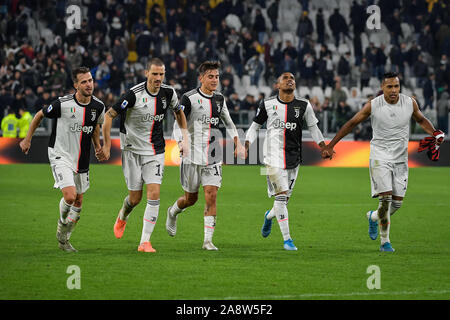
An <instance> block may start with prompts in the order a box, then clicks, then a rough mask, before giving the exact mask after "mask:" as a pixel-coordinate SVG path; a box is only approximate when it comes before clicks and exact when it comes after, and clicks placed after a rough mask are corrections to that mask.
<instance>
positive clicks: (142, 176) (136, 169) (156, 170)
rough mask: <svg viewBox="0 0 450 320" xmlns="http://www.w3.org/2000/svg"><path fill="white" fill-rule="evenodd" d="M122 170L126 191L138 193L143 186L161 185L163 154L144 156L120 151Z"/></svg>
mask: <svg viewBox="0 0 450 320" xmlns="http://www.w3.org/2000/svg"><path fill="white" fill-rule="evenodd" d="M122 170H123V175H124V176H125V182H126V184H127V187H128V190H131V191H140V190H142V188H143V184H151V183H155V184H161V182H162V178H163V175H164V153H160V154H157V155H153V156H144V155H139V154H136V153H134V152H131V151H126V150H122Z"/></svg>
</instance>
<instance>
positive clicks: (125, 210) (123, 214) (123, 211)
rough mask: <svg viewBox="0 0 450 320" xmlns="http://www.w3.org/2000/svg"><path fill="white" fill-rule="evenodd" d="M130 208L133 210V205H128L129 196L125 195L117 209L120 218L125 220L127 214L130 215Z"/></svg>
mask: <svg viewBox="0 0 450 320" xmlns="http://www.w3.org/2000/svg"><path fill="white" fill-rule="evenodd" d="M132 210H133V207H132V206H131V205H130V202H129V196H126V198H125V199H124V200H123V204H122V208H120V211H119V218H120V220H122V221H127V220H128V216H129V215H130V213H131V211H132Z"/></svg>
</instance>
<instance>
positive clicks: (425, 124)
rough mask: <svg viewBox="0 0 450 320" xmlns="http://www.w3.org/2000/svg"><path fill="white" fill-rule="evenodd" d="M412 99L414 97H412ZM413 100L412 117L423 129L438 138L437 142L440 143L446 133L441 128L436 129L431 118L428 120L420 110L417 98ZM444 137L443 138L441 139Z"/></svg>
mask: <svg viewBox="0 0 450 320" xmlns="http://www.w3.org/2000/svg"><path fill="white" fill-rule="evenodd" d="M411 99H412V98H411ZM412 101H413V114H412V117H413V118H414V120H415V121H416V122H417V123H418V124H419V125H420V126H421V127H422V129H423V130H424V131H425V132H426V133H428V134H429V135H430V136H434V137H435V138H436V144H437V145H440V144H441V143H442V142H443V141H444V133H443V132H442V131H440V130H436V129H435V127H434V126H433V124H432V123H431V121H430V120H428V119H427V118H426V117H425V116H424V115H423V113H422V111H420V109H419V105H418V104H417V102H416V100H414V99H412ZM441 137H442V139H440V138H441Z"/></svg>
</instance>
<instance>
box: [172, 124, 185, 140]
mask: <svg viewBox="0 0 450 320" xmlns="http://www.w3.org/2000/svg"><path fill="white" fill-rule="evenodd" d="M172 136H173V139H174V140H175V141H176V142H180V141H181V140H183V135H182V134H181V129H180V127H179V126H178V122H177V121H175V122H174V123H173V132H172Z"/></svg>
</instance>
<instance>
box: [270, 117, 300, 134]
mask: <svg viewBox="0 0 450 320" xmlns="http://www.w3.org/2000/svg"><path fill="white" fill-rule="evenodd" d="M273 127H274V128H281V129H288V130H291V131H292V130H295V129H296V128H297V124H296V123H295V122H284V121H282V120H280V119H277V120H275V123H274V124H273Z"/></svg>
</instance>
